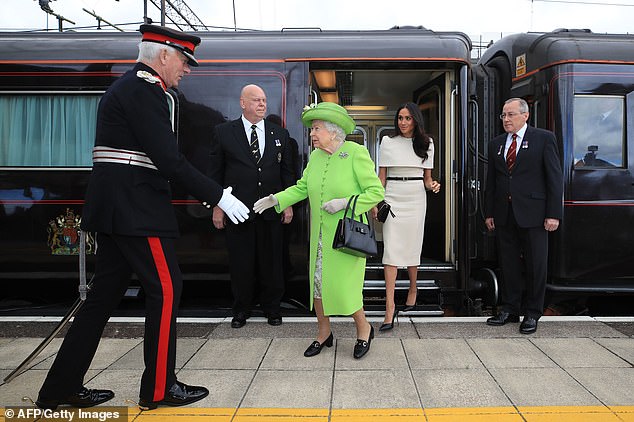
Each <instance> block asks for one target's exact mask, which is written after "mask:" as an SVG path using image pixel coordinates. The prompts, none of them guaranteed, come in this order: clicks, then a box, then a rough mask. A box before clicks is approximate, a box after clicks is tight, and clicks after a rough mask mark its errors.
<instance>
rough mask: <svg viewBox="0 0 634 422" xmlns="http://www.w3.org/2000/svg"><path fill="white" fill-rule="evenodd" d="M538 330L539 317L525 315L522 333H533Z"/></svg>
mask: <svg viewBox="0 0 634 422" xmlns="http://www.w3.org/2000/svg"><path fill="white" fill-rule="evenodd" d="M535 331H537V318H533V317H527V316H525V317H524V319H523V320H522V323H521V324H520V333H522V334H533V333H534V332H535Z"/></svg>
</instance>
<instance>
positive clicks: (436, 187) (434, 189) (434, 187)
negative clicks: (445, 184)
mask: <svg viewBox="0 0 634 422" xmlns="http://www.w3.org/2000/svg"><path fill="white" fill-rule="evenodd" d="M427 189H428V190H430V191H432V192H434V193H438V192H440V183H438V182H437V181H435V180H432V181H431V183H430V184H429V186H427Z"/></svg>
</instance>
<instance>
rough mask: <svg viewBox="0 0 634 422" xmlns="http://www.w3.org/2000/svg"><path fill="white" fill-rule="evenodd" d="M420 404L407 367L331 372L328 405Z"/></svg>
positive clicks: (354, 407)
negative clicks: (329, 401) (330, 399)
mask: <svg viewBox="0 0 634 422" xmlns="http://www.w3.org/2000/svg"><path fill="white" fill-rule="evenodd" d="M416 407H418V408H420V407H421V403H420V399H419V397H418V395H417V393H416V386H415V385H414V380H413V378H412V375H411V373H410V371H409V370H406V369H395V370H377V371H338V372H335V380H334V389H333V398H332V408H333V409H359V408H416Z"/></svg>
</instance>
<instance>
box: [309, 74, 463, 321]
mask: <svg viewBox="0 0 634 422" xmlns="http://www.w3.org/2000/svg"><path fill="white" fill-rule="evenodd" d="M326 76H328V78H326ZM455 79H456V77H455V76H454V74H453V73H452V72H451V71H449V70H445V71H439V70H430V69H414V68H412V69H403V66H402V65H401V66H400V68H398V69H396V68H394V69H390V68H376V67H375V66H373V65H372V64H366V65H364V66H359V68H352V69H351V68H350V65H349V64H347V65H345V68H344V65H341V68H339V67H338V66H337V64H332V63H330V64H328V67H325V66H324V65H323V64H320V63H314V64H311V82H312V86H311V89H312V90H313V92H314V96H316V97H317V98H318V99H319V100H320V101H334V102H338V103H339V104H341V105H343V106H344V107H346V108H347V110H348V112H349V113H350V115H351V116H352V117H353V118H354V119H355V122H356V123H357V128H356V130H355V132H354V133H353V134H352V135H350V136H349V137H348V140H349V141H355V142H357V143H359V144H363V145H365V146H366V147H367V148H368V150H369V152H370V156H371V157H372V159H373V160H374V161H375V164H376V167H377V171H378V163H379V159H380V157H379V150H380V149H379V147H380V142H381V140H382V138H383V137H384V136H392V135H393V134H394V115H395V114H396V110H397V109H398V106H399V105H401V104H402V103H404V102H408V101H409V102H414V103H416V104H418V105H419V107H420V109H421V111H422V113H423V117H424V122H425V123H424V124H425V129H426V131H427V132H428V133H429V134H430V136H431V137H432V138H433V140H434V148H435V156H434V170H433V177H434V178H435V179H436V180H438V181H440V183H441V184H442V186H443V189H442V190H441V193H440V194H438V195H433V194H431V193H428V195H427V214H426V223H425V234H424V242H423V252H422V255H421V265H420V266H419V296H420V291H421V289H423V290H424V289H429V290H433V291H434V292H438V291H439V286H440V285H441V284H443V283H444V281H445V277H446V286H447V287H450V288H451V287H455V263H456V256H455V253H454V250H453V246H454V245H455V234H456V231H455V227H456V225H455V223H456V218H457V215H456V213H455V212H453V211H452V210H455V209H456V203H455V200H456V199H455V198H456V190H455V188H454V186H453V183H452V181H453V178H452V174H451V169H452V166H451V163H452V162H453V160H454V159H455V154H456V152H455V146H454V142H453V141H454V132H453V131H452V127H453V125H455V124H456V122H455V114H454V115H452V110H453V108H452V101H453V100H452V82H453V81H455ZM380 226H381V225H380V224H377V226H376V229H377V239H378V240H379V255H382V247H383V245H382V236H381V234H382V233H381V227H380ZM381 262H382V260H381V256H377V257H373V258H370V259H368V261H367V265H366V283H365V290H366V293H368V292H369V291H372V290H375V291H376V292H377V295H381V294H382V292H383V289H384V282H383V266H382V263H381ZM408 285H409V282H408V280H407V274H406V271H405V269H403V270H402V271H399V276H398V279H397V295H399V290H401V292H400V293H401V294H406V290H407V286H408ZM399 300H400V301H402V300H404V299H403V298H400V297H397V301H399ZM438 305H439V303H438V301H436V308H435V309H436V311H438V310H439V307H438ZM366 308H367V309H369V310H371V309H372V303H371V302H370V303H368V301H367V300H366ZM440 313H442V311H440Z"/></svg>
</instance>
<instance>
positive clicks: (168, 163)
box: [81, 63, 222, 237]
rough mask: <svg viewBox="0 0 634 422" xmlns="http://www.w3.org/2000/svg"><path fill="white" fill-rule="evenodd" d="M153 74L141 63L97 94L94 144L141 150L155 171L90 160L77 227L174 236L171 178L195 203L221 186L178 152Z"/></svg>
mask: <svg viewBox="0 0 634 422" xmlns="http://www.w3.org/2000/svg"><path fill="white" fill-rule="evenodd" d="M139 71H145V72H149V73H150V74H151V75H156V72H155V71H154V70H153V69H152V68H150V67H149V66H146V65H145V64H142V63H137V64H136V66H135V67H134V69H132V70H131V71H128V72H126V73H125V74H124V75H123V76H122V77H121V78H119V79H118V80H117V81H115V83H113V84H112V86H111V87H110V88H109V89H108V91H107V92H106V93H105V94H104V96H103V97H102V99H101V101H100V103H99V109H98V115H97V133H96V139H95V146H107V147H111V148H117V149H124V150H131V151H138V152H141V153H144V154H146V155H147V156H148V157H149V158H150V159H151V160H152V163H153V164H154V166H156V168H157V170H154V169H151V168H146V167H140V166H135V165H127V164H114V163H104V162H95V163H94V165H93V171H92V174H91V176H90V181H89V183H88V189H87V191H86V203H85V205H84V210H83V216H82V223H81V226H82V229H84V230H89V231H96V232H103V233H109V234H119V235H128V236H164V237H177V236H178V234H179V233H178V224H177V221H176V215H175V213H174V209H173V206H172V202H171V200H172V195H171V189H170V182H175V183H177V184H179V185H181V186H182V187H184V188H185V190H187V191H188V192H189V193H190V194H191V195H193V196H194V197H195V198H197V199H199V200H200V201H205V202H207V203H209V204H216V203H218V201H219V200H220V198H221V197H222V187H221V186H220V185H219V184H218V183H216V182H214V181H213V180H211V179H209V178H208V177H206V176H205V175H203V174H202V173H201V172H199V171H198V170H197V169H196V168H195V167H193V166H192V165H191V164H190V163H189V162H188V161H187V160H186V159H185V157H184V156H183V155H182V154H181V153H180V152H179V151H178V145H177V143H176V137H175V135H174V132H173V131H172V126H171V122H170V118H169V107H168V104H167V99H166V94H165V91H164V89H163V87H162V85H161V82H160V80H159V78H158V76H157V77H156V78H152V77H151V76H150V75H147V73H140V75H145V76H146V77H145V78H144V77H141V76H139V75H137V72H139Z"/></svg>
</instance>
